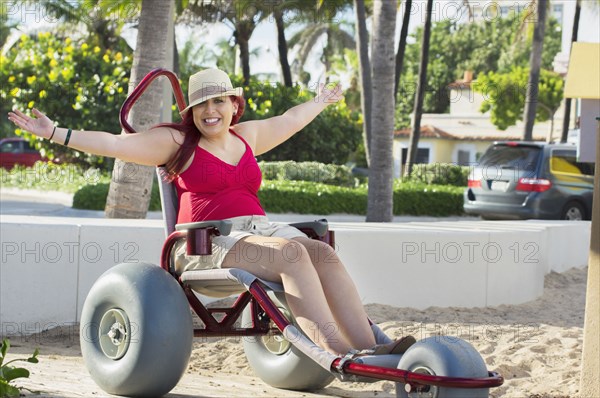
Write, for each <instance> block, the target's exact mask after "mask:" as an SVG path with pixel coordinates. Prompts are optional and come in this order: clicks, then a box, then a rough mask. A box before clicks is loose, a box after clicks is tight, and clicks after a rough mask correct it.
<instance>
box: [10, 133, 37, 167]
mask: <svg viewBox="0 0 600 398" xmlns="http://www.w3.org/2000/svg"><path fill="white" fill-rule="evenodd" d="M39 160H42V155H41V154H40V152H39V151H38V150H37V149H35V148H33V147H32V146H31V145H29V142H28V141H26V140H24V139H23V138H20V137H12V138H4V139H2V140H0V167H2V168H5V169H7V170H10V169H12V168H13V167H14V166H15V165H17V164H20V165H23V166H28V167H31V166H33V164H34V163H35V162H37V161H39Z"/></svg>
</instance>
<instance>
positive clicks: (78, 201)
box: [73, 183, 161, 211]
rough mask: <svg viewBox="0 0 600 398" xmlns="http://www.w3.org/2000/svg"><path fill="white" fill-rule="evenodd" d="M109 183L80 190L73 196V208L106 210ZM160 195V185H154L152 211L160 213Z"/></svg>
mask: <svg viewBox="0 0 600 398" xmlns="http://www.w3.org/2000/svg"><path fill="white" fill-rule="evenodd" d="M109 186H110V184H109V183H99V184H94V185H86V186H84V187H82V188H80V189H79V190H78V191H77V192H75V195H73V208H74V209H85V210H104V208H105V207H106V197H107V196H108V189H109ZM160 209H161V205H160V193H159V190H158V185H157V184H156V183H154V184H153V185H152V193H151V196H150V206H149V209H148V210H150V211H159V210H160Z"/></svg>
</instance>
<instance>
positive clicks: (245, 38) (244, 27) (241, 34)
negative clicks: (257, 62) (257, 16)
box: [234, 22, 254, 84]
mask: <svg viewBox="0 0 600 398" xmlns="http://www.w3.org/2000/svg"><path fill="white" fill-rule="evenodd" d="M249 25H252V26H249ZM253 30H254V25H253V22H242V23H238V24H237V25H236V31H235V33H234V37H235V41H236V43H237V45H238V47H239V49H240V63H241V64H242V76H243V77H244V84H248V83H249V82H250V47H249V44H248V42H249V41H250V36H252V31H253Z"/></svg>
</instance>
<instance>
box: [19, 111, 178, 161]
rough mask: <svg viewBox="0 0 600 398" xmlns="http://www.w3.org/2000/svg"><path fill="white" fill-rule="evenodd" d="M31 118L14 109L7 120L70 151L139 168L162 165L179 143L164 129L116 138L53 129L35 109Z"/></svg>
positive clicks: (173, 132)
mask: <svg viewBox="0 0 600 398" xmlns="http://www.w3.org/2000/svg"><path fill="white" fill-rule="evenodd" d="M33 115H34V116H35V118H33V117H30V116H28V115H26V114H24V113H23V112H21V111H19V110H17V109H15V110H13V111H12V112H9V113H8V119H9V120H10V121H11V122H13V123H14V124H15V125H16V126H18V127H19V128H21V129H23V130H25V131H28V132H30V133H32V134H34V135H36V136H38V137H41V138H46V139H50V140H52V141H53V142H56V143H59V144H62V145H65V146H68V147H69V148H73V149H77V150H79V151H82V152H86V153H91V154H94V155H99V156H108V157H113V158H119V159H121V160H124V161H126V162H131V163H138V164H142V165H148V166H156V165H160V164H165V163H166V162H167V161H168V160H169V159H171V157H172V156H173V155H174V154H175V152H176V151H177V149H178V148H179V143H180V142H181V141H182V137H181V135H180V133H179V132H177V131H176V130H172V129H168V128H164V127H160V128H154V129H151V130H149V131H146V132H143V133H138V134H121V135H115V134H110V133H107V132H103V131H83V130H71V129H69V128H65V127H55V126H54V123H53V122H52V120H50V118H48V117H47V116H46V115H44V114H43V113H42V112H40V111H39V110H37V109H33ZM178 142H179V143H178Z"/></svg>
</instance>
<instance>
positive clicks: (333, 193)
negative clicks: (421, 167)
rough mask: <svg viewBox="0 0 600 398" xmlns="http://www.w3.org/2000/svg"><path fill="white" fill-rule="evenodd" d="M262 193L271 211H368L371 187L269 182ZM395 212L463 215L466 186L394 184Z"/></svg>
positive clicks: (263, 202) (305, 212)
mask: <svg viewBox="0 0 600 398" xmlns="http://www.w3.org/2000/svg"><path fill="white" fill-rule="evenodd" d="M258 196H259V198H260V200H261V203H262V204H263V206H264V208H265V210H266V211H267V212H273V213H299V214H323V215H326V214H332V213H347V214H361V215H365V214H366V213H367V187H366V186H364V185H361V186H360V187H357V188H344V187H334V186H331V185H326V184H319V183H311V182H305V181H265V183H263V186H262V187H261V189H260V191H259V192H258ZM394 214H395V215H414V216H438V217H440V216H452V215H462V214H463V189H462V188H458V187H451V186H438V185H427V184H422V183H414V182H413V183H396V184H395V185H394Z"/></svg>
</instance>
